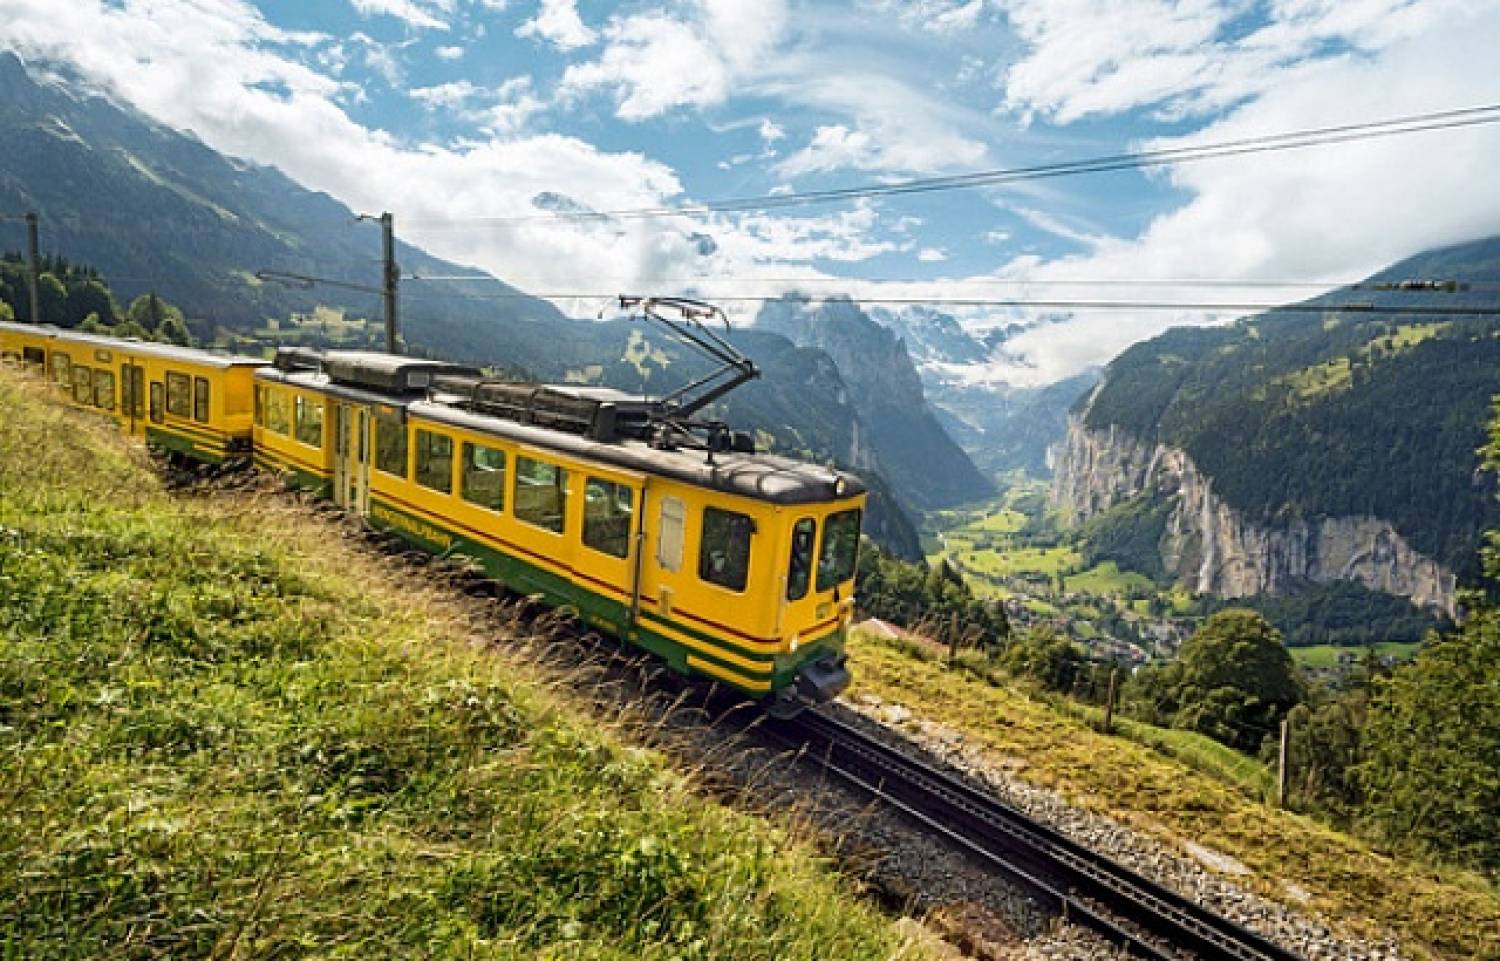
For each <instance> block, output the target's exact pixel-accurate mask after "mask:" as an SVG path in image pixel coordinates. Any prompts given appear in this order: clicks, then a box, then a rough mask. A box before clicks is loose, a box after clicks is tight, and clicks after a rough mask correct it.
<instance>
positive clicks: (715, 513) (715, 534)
mask: <svg viewBox="0 0 1500 961" xmlns="http://www.w3.org/2000/svg"><path fill="white" fill-rule="evenodd" d="M754 533H755V521H753V520H751V519H750V518H749V517H747V516H746V515H744V514H737V513H735V512H734V511H721V510H719V509H718V508H717V507H705V508H703V540H702V542H701V543H700V544H699V546H698V576H699V577H700V578H702V579H703V580H705V581H708V582H709V583H710V584H718V585H719V586H720V587H727V588H729V589H730V590H732V591H743V590H744V589H745V583H746V581H748V580H749V578H750V535H752V534H754Z"/></svg>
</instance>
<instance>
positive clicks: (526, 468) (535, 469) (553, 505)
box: [515, 457, 568, 534]
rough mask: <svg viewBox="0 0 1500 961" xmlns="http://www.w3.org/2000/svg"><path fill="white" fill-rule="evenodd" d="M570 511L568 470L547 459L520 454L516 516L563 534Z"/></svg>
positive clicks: (517, 471)
mask: <svg viewBox="0 0 1500 961" xmlns="http://www.w3.org/2000/svg"><path fill="white" fill-rule="evenodd" d="M567 510H568V472H567V471H566V470H564V469H563V468H561V467H558V466H557V465H556V464H549V463H547V462H546V461H540V460H533V459H532V458H530V457H517V458H516V500H515V515H516V519H517V520H522V521H525V522H526V523H528V524H535V525H536V526H537V527H540V528H542V529H543V530H548V531H551V532H552V533H554V534H561V533H562V532H563V520H564V518H565V517H566V516H567Z"/></svg>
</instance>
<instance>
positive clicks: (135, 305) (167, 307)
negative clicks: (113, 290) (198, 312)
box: [125, 290, 183, 332]
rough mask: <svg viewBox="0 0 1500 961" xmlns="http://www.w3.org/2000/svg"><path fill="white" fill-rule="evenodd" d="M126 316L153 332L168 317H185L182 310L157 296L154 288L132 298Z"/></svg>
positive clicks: (180, 318) (179, 318) (178, 318)
mask: <svg viewBox="0 0 1500 961" xmlns="http://www.w3.org/2000/svg"><path fill="white" fill-rule="evenodd" d="M125 317H126V319H127V320H133V321H135V322H136V323H138V324H140V325H141V326H142V327H144V328H146V329H147V330H149V331H152V332H155V331H157V330H159V329H160V328H161V325H162V324H163V323H165V322H166V321H167V320H168V319H171V318H174V317H175V318H176V319H177V320H179V321H181V320H182V319H183V317H182V311H181V310H178V309H177V308H176V307H174V306H172V305H171V304H169V303H167V302H166V301H165V300H162V299H161V298H160V297H158V296H156V291H154V290H153V291H151V292H150V293H145V294H141V295H140V296H139V297H137V298H136V299H135V300H132V301H131V302H130V306H129V307H128V308H126V310H125Z"/></svg>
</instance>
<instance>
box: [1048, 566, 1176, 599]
mask: <svg viewBox="0 0 1500 961" xmlns="http://www.w3.org/2000/svg"><path fill="white" fill-rule="evenodd" d="M1063 583H1064V585H1065V588H1066V589H1067V590H1070V591H1079V592H1083V593H1088V594H1127V593H1129V592H1131V591H1149V590H1152V589H1154V588H1155V587H1156V585H1155V584H1154V583H1152V581H1151V578H1149V577H1147V576H1145V575H1144V574H1137V573H1136V572H1135V571H1122V570H1120V568H1119V566H1118V565H1116V564H1115V562H1114V561H1105V562H1104V563H1102V564H1096V565H1095V566H1093V567H1091V568H1089V569H1088V570H1086V571H1084V572H1082V573H1081V574H1071V575H1069V576H1068V577H1065V578H1064V579H1063Z"/></svg>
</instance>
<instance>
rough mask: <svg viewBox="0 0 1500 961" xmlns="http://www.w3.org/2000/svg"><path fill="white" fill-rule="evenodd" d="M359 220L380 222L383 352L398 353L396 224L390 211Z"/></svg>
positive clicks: (361, 215)
mask: <svg viewBox="0 0 1500 961" xmlns="http://www.w3.org/2000/svg"><path fill="white" fill-rule="evenodd" d="M358 219H360V220H375V221H379V223H380V242H381V243H380V246H381V255H382V259H383V260H384V262H385V269H384V273H383V281H384V282H383V283H382V284H381V292H382V295H383V296H384V298H385V352H386V353H388V354H399V353H401V350H400V337H399V335H398V334H399V331H400V318H399V316H398V313H397V311H398V310H399V301H398V300H397V296H396V289H397V286H398V285H399V284H400V283H401V269H400V268H399V267H398V266H397V265H396V226H395V218H394V217H392V216H391V212H390V211H388V210H387V211H386V212H384V213H382V214H381V215H380V216H379V217H372V216H370V215H369V214H360V215H359V218H358Z"/></svg>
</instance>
